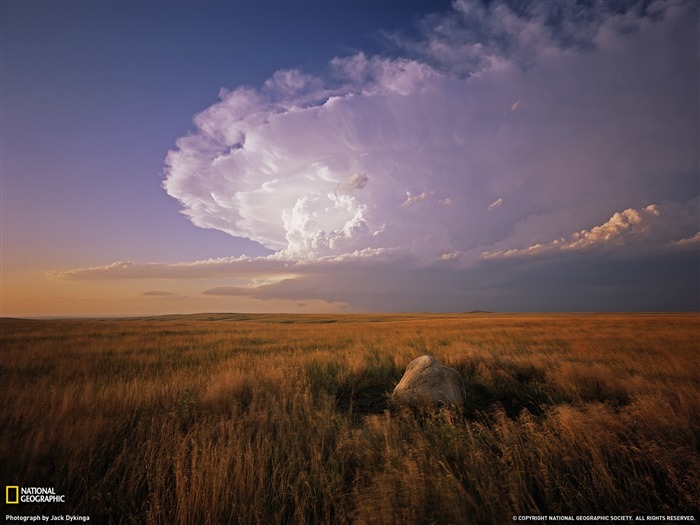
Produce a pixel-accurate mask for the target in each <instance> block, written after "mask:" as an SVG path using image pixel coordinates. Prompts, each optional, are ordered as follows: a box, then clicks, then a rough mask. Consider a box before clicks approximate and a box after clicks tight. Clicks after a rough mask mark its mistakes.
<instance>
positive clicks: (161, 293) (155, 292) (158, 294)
mask: <svg viewBox="0 0 700 525" xmlns="http://www.w3.org/2000/svg"><path fill="white" fill-rule="evenodd" d="M141 295H145V296H147V297H171V296H175V295H178V294H176V293H173V292H166V291H163V290H150V291H147V292H143V293H142V294H141Z"/></svg>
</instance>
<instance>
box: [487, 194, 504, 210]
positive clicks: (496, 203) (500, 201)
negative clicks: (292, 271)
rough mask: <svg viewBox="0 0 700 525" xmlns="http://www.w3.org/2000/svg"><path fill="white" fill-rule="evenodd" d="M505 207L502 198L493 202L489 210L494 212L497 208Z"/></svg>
mask: <svg viewBox="0 0 700 525" xmlns="http://www.w3.org/2000/svg"><path fill="white" fill-rule="evenodd" d="M502 205H503V199H501V198H500V197H499V198H498V199H496V200H495V201H493V202H492V203H491V204H489V207H488V210H489V211H492V210H495V209H496V208H500V207H501V206H502Z"/></svg>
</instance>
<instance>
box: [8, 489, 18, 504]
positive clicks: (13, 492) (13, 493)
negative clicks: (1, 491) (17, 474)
mask: <svg viewBox="0 0 700 525" xmlns="http://www.w3.org/2000/svg"><path fill="white" fill-rule="evenodd" d="M5 503H7V504H8V505H14V504H15V503H19V486H18V485H7V486H6V487H5Z"/></svg>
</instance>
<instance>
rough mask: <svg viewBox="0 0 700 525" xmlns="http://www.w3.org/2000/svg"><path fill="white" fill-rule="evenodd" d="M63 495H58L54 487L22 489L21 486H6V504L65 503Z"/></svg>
mask: <svg viewBox="0 0 700 525" xmlns="http://www.w3.org/2000/svg"><path fill="white" fill-rule="evenodd" d="M65 502H66V497H65V496H64V495H63V494H56V489H54V488H53V487H20V486H19V485H6V486H5V503H7V504H8V505H15V504H17V503H65Z"/></svg>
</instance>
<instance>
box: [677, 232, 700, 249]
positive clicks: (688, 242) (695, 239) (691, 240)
mask: <svg viewBox="0 0 700 525" xmlns="http://www.w3.org/2000/svg"><path fill="white" fill-rule="evenodd" d="M673 244H675V245H676V246H695V245H700V232H697V233H696V234H695V235H693V236H691V237H686V238H685V239H679V240H677V241H673Z"/></svg>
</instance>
